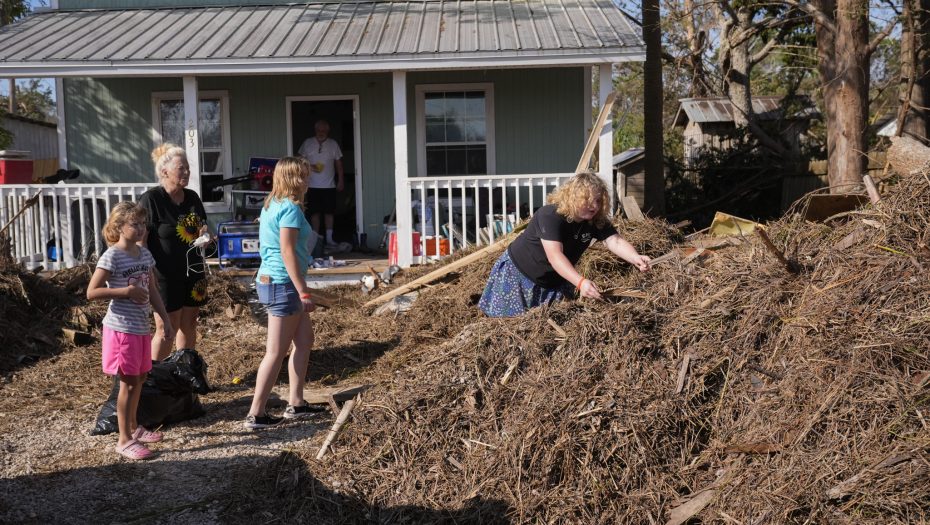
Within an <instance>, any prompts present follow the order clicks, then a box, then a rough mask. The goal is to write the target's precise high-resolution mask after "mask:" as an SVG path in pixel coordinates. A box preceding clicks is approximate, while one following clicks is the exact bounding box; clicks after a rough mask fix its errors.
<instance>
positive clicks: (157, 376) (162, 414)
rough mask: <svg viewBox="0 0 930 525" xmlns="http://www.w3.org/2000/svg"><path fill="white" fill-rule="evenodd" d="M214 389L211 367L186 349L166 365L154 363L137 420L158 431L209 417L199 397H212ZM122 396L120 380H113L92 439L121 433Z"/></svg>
mask: <svg viewBox="0 0 930 525" xmlns="http://www.w3.org/2000/svg"><path fill="white" fill-rule="evenodd" d="M212 391H213V387H211V386H210V383H209V382H208V381H207V363H206V362H205V361H204V360H203V357H201V356H200V354H199V353H197V351H196V350H194V349H192V348H182V349H181V350H178V351H176V352H174V353H173V354H171V355H170V356H168V358H167V359H165V360H164V361H155V362H153V363H152V370H150V371H149V374H148V377H146V378H145V383H143V384H142V395H141V396H140V398H139V408H138V409H137V410H136V420H137V421H138V422H139V424H140V425H143V426H145V427H147V428H150V429H155V428H157V427H158V426H160V425H168V424H171V423H178V422H181V421H187V420H189V419H194V418H198V417H200V416H203V415H205V414H206V412H205V411H204V409H203V406H202V405H201V404H200V396H199V394H209V393H210V392H212ZM118 396H119V376H116V377H115V378H114V379H113V388H112V389H110V397H109V398H108V399H107V402H106V403H104V405H103V408H101V409H100V414H99V415H98V416H97V424H96V425H95V426H94V429H93V430H92V431H91V433H90V434H91V435H92V436H100V435H104V434H112V433H114V432H119V424H118V421H117V417H116V400H117V397H118Z"/></svg>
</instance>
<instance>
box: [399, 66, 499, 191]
mask: <svg viewBox="0 0 930 525" xmlns="http://www.w3.org/2000/svg"><path fill="white" fill-rule="evenodd" d="M415 91H416V113H417V176H419V177H428V175H427V174H426V93H428V92H429V93H432V92H439V91H484V122H485V126H486V128H485V143H486V147H487V155H488V161H487V162H488V173H487V174H488V175H496V174H497V160H496V158H497V156H496V152H495V147H494V83H492V82H480V83H471V84H417V85H416V88H415ZM482 176H483V175H476V177H482ZM446 177H449V176H448V175H436V176H434V177H431V178H439V179H441V178H446Z"/></svg>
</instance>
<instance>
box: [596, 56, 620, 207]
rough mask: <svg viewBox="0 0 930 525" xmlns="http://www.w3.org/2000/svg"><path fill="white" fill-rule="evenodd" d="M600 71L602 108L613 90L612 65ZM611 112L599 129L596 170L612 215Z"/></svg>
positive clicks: (612, 147) (612, 128)
mask: <svg viewBox="0 0 930 525" xmlns="http://www.w3.org/2000/svg"><path fill="white" fill-rule="evenodd" d="M598 69H599V70H600V78H599V80H598V85H599V88H600V89H599V91H600V93H598V101H599V102H600V105H601V107H604V102H606V101H607V95H610V93H611V92H612V91H613V90H614V81H613V69H614V67H613V64H601V65H600V67H598ZM612 114H613V111H611V112H610V113H609V114H608V115H607V120H606V121H604V127H603V128H601V136H600V138H599V141H598V155H599V157H598V159H599V161H598V170H597V174H598V176H600V178H601V179H602V180H603V181H604V183H605V184H607V189H608V190H609V191H610V199H609V202H607V203H606V204H607V205H608V206H610V207H611V213H613V207H614V201H615V200H616V198H617V197H616V195H617V189H616V188H614V180H613V179H614V162H613V159H614V145H613V142H614V141H613V138H614V124H613V119H612Z"/></svg>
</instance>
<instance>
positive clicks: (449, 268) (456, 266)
mask: <svg viewBox="0 0 930 525" xmlns="http://www.w3.org/2000/svg"><path fill="white" fill-rule="evenodd" d="M527 224H529V223H523V224H521V225H519V226H517V227H516V228H514V229H513V233H518V232H520V231H522V230H523V229H525V228H526V226H527ZM514 239H516V236H510V237H508V238H504V239H501V240H500V241H498V242H496V243H494V244H492V245H490V246H487V247H485V248H482V249H480V250H478V251H477V252H475V253H473V254H471V255H469V256H467V257H463V258H461V259H459V260H458V261H455V262H454V263H452V264H448V265H446V266H443V267H442V268H440V269H438V270H436V271H435V272H431V273H428V274H426V275H424V276H423V277H420V278H419V279H416V280H414V281H412V282H410V283H407V284H405V285H403V286H401V287H399V288H396V289H394V290H391V291H390V292H388V293H386V294H384V295H379V296H378V297H375V298H374V299H372V300H370V301H368V302H367V303H365V304H363V305H362V306H365V307H367V306H374V305H378V304H381V303H384V302H387V301H389V300H391V299H393V298H395V297H397V296H398V295H403V294H405V293H408V292H412V291H414V290H419V289H420V288H422V287H423V286H424V285H426V284H429V283H431V282H433V281H435V280H437V279H441V278H443V277H445V276H447V275H449V274H450V273H453V272H457V271H458V270H460V269H461V268H464V267H466V266H468V265H469V264H471V263H473V262H475V261H479V260H481V259H483V258H484V257H485V256H487V255H495V254H496V253H498V252H501V251H503V250H504V249H505V248H507V246H509V245H510V243H511V242H513V240H514Z"/></svg>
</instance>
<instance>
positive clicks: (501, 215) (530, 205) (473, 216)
mask: <svg viewBox="0 0 930 525" xmlns="http://www.w3.org/2000/svg"><path fill="white" fill-rule="evenodd" d="M573 175H574V174H572V173H545V174H536V175H480V176H460V177H430V178H412V179H407V180H406V184H407V186H408V188H409V190H410V194H411V210H410V211H409V213H411V214H413V215H414V217H413V220H412V221H411V224H412V228H411V230H412V231H401V229H402V224H403V221H398V232H397V234H398V235H399V236H407V237H406V238H411V236H413V238H414V239H415V238H416V236H415V235H414V234H415V233H418V234H419V250H417V246H415V244H416V243H412V244H413V245H414V247H413V254H412V256H413V257H412V258H411V259H410V260H413V261H417V257H416V256H417V254H418V252H419V254H421V255H422V257H421V258H420V260H421V261H423V260H426V259H430V258H435V257H441V256H442V255H447V254H452V253H454V252H455V250H457V249H462V248H464V247H467V246H471V245H473V244H478V245H481V244H490V243H492V242H494V240H495V239H496V238H498V237H500V236H502V235H504V234H506V233H508V232H510V231H511V230H512V229H513V225H514V223H515V222H518V221H519V220H521V219H527V218H529V217H531V216H532V215H533V212H535V211H536V209H538V208H539V207H540V206H543V205H544V204H545V203H546V196H547V195H549V193H551V192H552V190H554V189H555V188H556V187H557V186H559V185H560V184H562V183H564V182H567V181H568V180H569V179H570V178H571V177H572V176H573ZM398 213H401V210H398ZM400 245H401V243H398V246H400ZM407 246H411V244H408V245H407ZM398 258H399V259H400V260H401V261H403V260H404V257H398Z"/></svg>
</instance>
